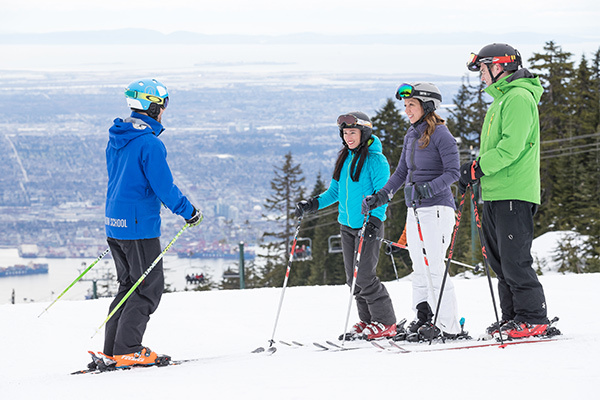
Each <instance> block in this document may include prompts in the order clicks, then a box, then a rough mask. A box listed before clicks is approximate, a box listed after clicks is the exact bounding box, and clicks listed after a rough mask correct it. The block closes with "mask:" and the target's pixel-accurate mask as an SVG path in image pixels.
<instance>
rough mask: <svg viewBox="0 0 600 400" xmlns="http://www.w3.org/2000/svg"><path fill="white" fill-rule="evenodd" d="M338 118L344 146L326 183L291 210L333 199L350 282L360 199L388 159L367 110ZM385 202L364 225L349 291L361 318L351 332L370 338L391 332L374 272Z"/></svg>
mask: <svg viewBox="0 0 600 400" xmlns="http://www.w3.org/2000/svg"><path fill="white" fill-rule="evenodd" d="M337 124H338V127H339V133H340V137H341V138H342V144H343V147H342V149H341V150H340V152H339V153H338V158H337V161H336V163H335V169H334V172H333V179H332V180H331V183H330V184H329V188H328V189H327V190H326V191H325V192H324V193H322V194H321V195H319V196H317V197H315V198H311V199H309V200H302V201H300V202H299V203H298V204H297V205H296V215H297V216H298V217H300V216H302V215H303V214H304V213H305V212H316V211H317V210H320V209H322V208H325V207H328V206H330V205H332V204H334V203H338V211H339V215H338V222H339V223H340V234H341V237H342V253H343V256H344V267H345V269H346V278H347V283H348V285H349V286H351V285H352V278H353V275H354V262H355V260H356V250H357V247H358V243H359V237H358V234H359V231H360V228H361V227H362V225H363V221H364V216H363V215H362V214H361V205H362V201H363V199H364V198H365V197H366V196H369V195H371V194H373V193H376V192H377V191H378V190H380V189H381V188H382V187H383V185H384V184H385V183H386V182H387V180H388V178H389V176H390V165H389V164H388V162H387V160H386V158H385V156H384V155H383V153H382V146H381V141H380V140H379V138H378V137H376V136H373V135H372V127H373V125H372V124H371V120H370V119H369V117H368V116H367V115H366V114H364V113H362V112H360V111H354V112H351V113H348V114H344V115H340V116H339V117H338V120H337ZM386 208H387V205H382V206H381V207H378V208H376V209H374V210H373V211H372V213H371V216H370V217H369V220H368V222H367V226H366V229H365V239H364V243H363V248H362V252H361V259H360V264H359V268H358V276H357V277H356V283H355V286H356V288H355V291H354V296H355V298H356V304H357V308H358V316H359V318H360V321H359V322H357V323H356V324H355V325H354V326H353V327H352V329H351V330H350V334H351V336H352V337H360V338H365V339H367V340H373V339H379V338H383V337H393V336H395V335H396V316H395V314H394V308H393V306H392V300H391V299H390V296H389V294H388V292H387V290H386V288H385V286H383V284H382V283H381V281H380V280H379V278H378V277H377V275H376V268H377V261H378V260H379V248H380V245H381V242H380V241H379V240H377V237H378V236H379V237H383V221H385V210H386Z"/></svg>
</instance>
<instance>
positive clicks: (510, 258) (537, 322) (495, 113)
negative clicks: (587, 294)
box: [459, 43, 549, 338]
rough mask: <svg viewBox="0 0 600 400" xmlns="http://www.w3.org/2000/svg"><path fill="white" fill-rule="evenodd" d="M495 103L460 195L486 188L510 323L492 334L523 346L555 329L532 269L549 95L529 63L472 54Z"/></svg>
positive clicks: (486, 218)
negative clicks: (541, 107) (542, 108)
mask: <svg viewBox="0 0 600 400" xmlns="http://www.w3.org/2000/svg"><path fill="white" fill-rule="evenodd" d="M467 68H468V69H469V70H470V71H479V72H480V74H481V80H482V82H484V83H485V85H487V88H486V89H485V92H486V93H488V94H489V95H490V96H492V98H493V102H492V104H491V105H490V107H489V109H488V111H487V113H486V116H485V120H484V123H483V127H482V131H481V137H480V151H479V158H478V159H477V160H475V161H472V162H468V163H465V164H463V165H462V166H461V168H460V174H461V175H460V180H459V188H460V191H461V193H464V192H465V190H466V187H467V185H469V184H470V183H472V182H474V181H476V180H477V179H479V180H480V183H481V197H482V199H483V201H484V203H483V218H482V229H483V236H484V242H485V245H486V249H487V258H488V260H489V262H490V266H491V267H492V269H493V270H494V272H495V273H496V275H497V276H498V293H499V296H500V307H501V309H502V321H500V326H498V323H494V324H492V325H491V326H490V327H489V328H488V329H487V333H488V334H490V335H494V334H502V335H503V336H504V337H511V338H520V337H527V336H538V335H544V334H545V333H546V330H547V328H548V323H549V322H548V318H547V313H546V300H545V295H544V290H543V288H542V285H541V284H540V282H539V280H538V278H537V275H536V273H535V271H534V269H533V268H532V264H533V258H532V256H531V243H532V241H533V216H534V215H535V213H536V211H537V208H538V206H539V204H540V122H539V115H538V108H537V105H538V103H539V101H540V98H541V96H542V93H543V92H544V89H543V88H542V86H541V84H540V80H539V78H538V77H535V76H533V75H532V74H531V73H530V72H529V71H528V70H527V69H525V68H522V65H521V55H520V54H519V52H518V51H517V50H516V49H514V48H513V47H511V46H509V45H508V44H502V43H493V44H490V45H487V46H484V47H483V48H482V49H481V50H480V51H479V53H477V54H471V59H470V60H469V62H468V63H467Z"/></svg>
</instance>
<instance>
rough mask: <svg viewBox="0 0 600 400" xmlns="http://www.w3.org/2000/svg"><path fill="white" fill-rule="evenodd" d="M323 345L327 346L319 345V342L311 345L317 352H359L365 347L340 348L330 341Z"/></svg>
mask: <svg viewBox="0 0 600 400" xmlns="http://www.w3.org/2000/svg"><path fill="white" fill-rule="evenodd" d="M325 343H326V344H327V345H324V344H321V343H319V342H313V345H314V346H315V347H317V348H318V349H319V350H323V351H330V352H333V351H346V350H359V349H364V348H366V347H346V346H342V345H339V344H337V343H334V342H332V341H331V340H326V341H325Z"/></svg>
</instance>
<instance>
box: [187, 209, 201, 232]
mask: <svg viewBox="0 0 600 400" xmlns="http://www.w3.org/2000/svg"><path fill="white" fill-rule="evenodd" d="M203 219H204V215H202V211H200V210H198V209H197V208H196V207H194V212H193V213H192V216H191V217H190V218H189V219H186V220H185V223H186V224H188V225H189V226H190V228H192V227H194V226H196V225H198V224H200V222H202V220H203Z"/></svg>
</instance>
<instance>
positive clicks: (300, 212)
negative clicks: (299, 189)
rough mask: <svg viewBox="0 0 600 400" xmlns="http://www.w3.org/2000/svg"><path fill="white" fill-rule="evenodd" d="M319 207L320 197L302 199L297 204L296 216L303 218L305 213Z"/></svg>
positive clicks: (315, 210)
mask: <svg viewBox="0 0 600 400" xmlns="http://www.w3.org/2000/svg"><path fill="white" fill-rule="evenodd" d="M318 209H319V198H318V197H313V198H311V199H308V200H300V201H299V202H298V203H297V204H296V218H302V217H303V216H304V213H309V214H311V213H314V212H317V210H318Z"/></svg>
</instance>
